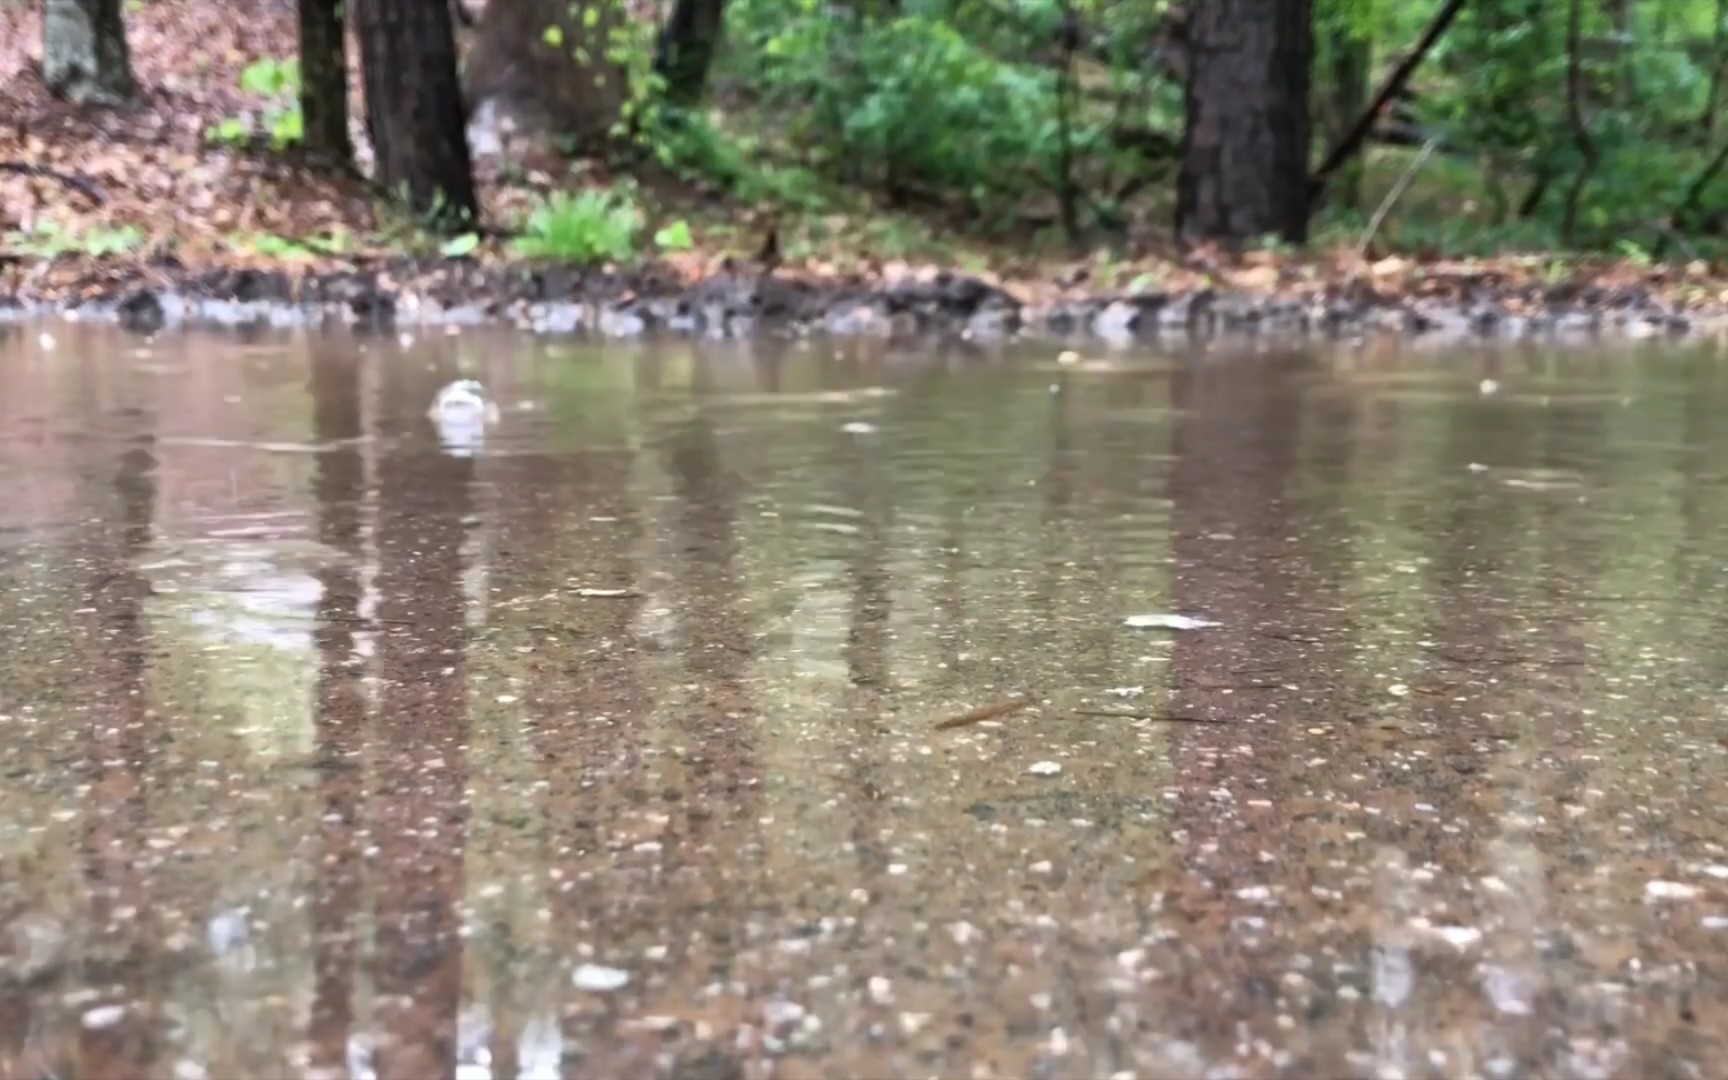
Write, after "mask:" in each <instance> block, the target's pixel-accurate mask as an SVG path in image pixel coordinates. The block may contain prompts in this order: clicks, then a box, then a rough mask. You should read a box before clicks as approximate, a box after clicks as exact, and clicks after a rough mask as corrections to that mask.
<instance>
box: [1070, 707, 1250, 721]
mask: <svg viewBox="0 0 1728 1080" xmlns="http://www.w3.org/2000/svg"><path fill="white" fill-rule="evenodd" d="M1074 715H1076V716H1108V717H1110V718H1111V719H1113V720H1153V721H1156V722H1158V723H1160V724H1229V723H1233V722H1234V721H1231V720H1212V719H1209V718H1207V717H1204V716H1181V715H1174V714H1171V713H1149V712H1122V711H1119V710H1116V709H1075V710H1074Z"/></svg>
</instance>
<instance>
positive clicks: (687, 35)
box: [654, 0, 726, 106]
mask: <svg viewBox="0 0 1728 1080" xmlns="http://www.w3.org/2000/svg"><path fill="white" fill-rule="evenodd" d="M725 14H726V0H677V2H676V3H675V4H673V6H672V14H671V16H670V17H669V18H668V19H667V20H666V25H665V26H664V27H662V28H661V30H660V40H659V41H658V43H656V45H655V48H654V73H655V74H656V75H658V76H660V78H661V79H663V80H665V83H666V99H667V100H668V101H671V102H674V103H676V104H679V105H687V106H688V105H695V104H697V103H698V102H700V101H701V100H702V91H703V90H704V89H705V88H706V87H707V85H708V69H709V67H710V66H712V65H713V63H714V53H715V51H716V50H717V49H718V47H719V45H720V28H721V26H722V24H723V22H724V20H725Z"/></svg>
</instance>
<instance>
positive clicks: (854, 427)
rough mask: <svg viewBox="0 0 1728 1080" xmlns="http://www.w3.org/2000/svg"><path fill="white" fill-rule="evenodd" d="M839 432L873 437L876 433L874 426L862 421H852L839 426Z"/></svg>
mask: <svg viewBox="0 0 1728 1080" xmlns="http://www.w3.org/2000/svg"><path fill="white" fill-rule="evenodd" d="M840 430H841V431H844V432H845V433H846V434H848V435H873V434H875V433H876V425H875V424H871V423H866V422H865V421H863V420H853V421H850V422H848V423H845V424H841V425H840Z"/></svg>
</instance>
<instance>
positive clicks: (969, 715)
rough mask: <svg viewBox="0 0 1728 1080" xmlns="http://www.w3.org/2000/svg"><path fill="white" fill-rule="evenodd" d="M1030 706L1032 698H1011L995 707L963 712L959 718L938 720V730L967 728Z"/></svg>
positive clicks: (988, 706)
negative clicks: (969, 725) (968, 725)
mask: <svg viewBox="0 0 1728 1080" xmlns="http://www.w3.org/2000/svg"><path fill="white" fill-rule="evenodd" d="M1030 704H1032V699H1031V698H1028V697H1016V698H1009V699H1008V700H1007V701H998V702H996V703H995V704H994V705H980V706H979V707H978V708H976V709H972V710H971V711H969V712H963V713H961V714H960V715H959V716H950V717H949V718H948V719H946V720H938V721H937V722H936V730H937V731H947V730H948V729H949V728H957V727H965V726H966V725H967V724H976V723H979V722H981V721H984V720H994V719H995V718H996V717H998V716H1007V715H1008V714H1009V713H1016V712H1019V711H1020V710H1021V709H1024V708H1025V707H1026V706H1028V705H1030Z"/></svg>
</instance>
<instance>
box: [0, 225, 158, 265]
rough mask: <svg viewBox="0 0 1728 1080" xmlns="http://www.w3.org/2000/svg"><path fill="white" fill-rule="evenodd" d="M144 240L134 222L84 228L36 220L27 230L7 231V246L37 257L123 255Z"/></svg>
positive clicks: (141, 232)
mask: <svg viewBox="0 0 1728 1080" xmlns="http://www.w3.org/2000/svg"><path fill="white" fill-rule="evenodd" d="M143 244H144V233H143V231H142V230H140V229H139V228H137V227H136V226H133V225H123V226H120V227H119V228H109V227H107V226H100V225H93V226H90V227H89V228H85V229H68V228H66V227H65V226H62V225H60V224H58V223H56V222H52V221H39V222H37V223H36V224H35V226H34V227H32V228H31V229H29V230H27V231H13V232H9V233H7V234H6V246H7V247H8V248H10V249H11V250H13V251H15V252H17V253H18V254H21V255H28V256H32V257H34V258H38V259H58V258H60V257H61V256H64V255H83V256H87V257H89V258H98V259H99V258H102V257H104V256H109V255H126V254H129V253H130V252H133V251H136V250H137V249H138V248H140V247H142V246H143Z"/></svg>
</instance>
